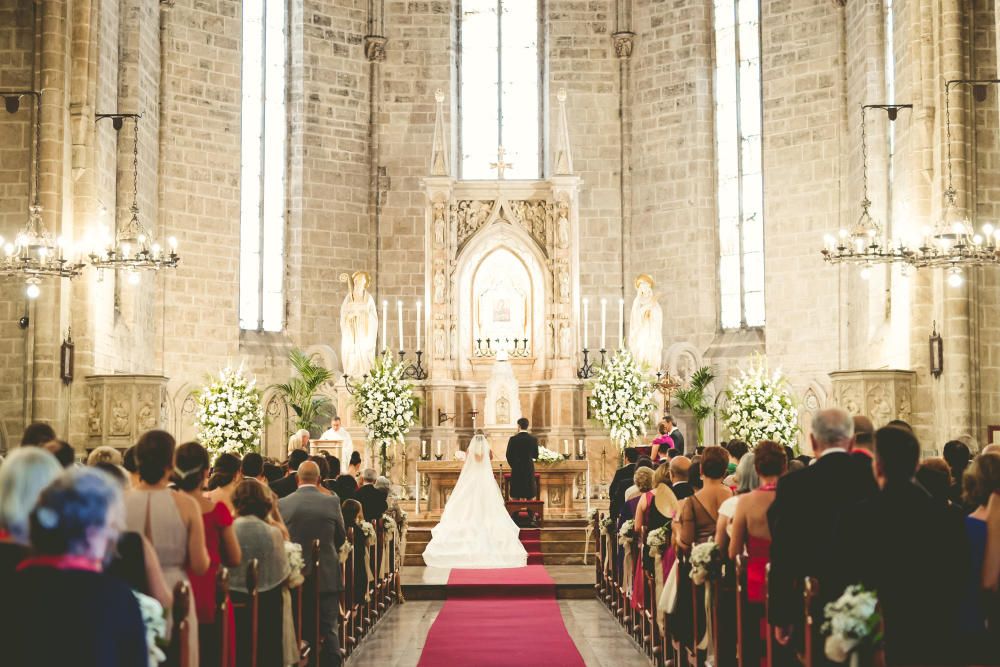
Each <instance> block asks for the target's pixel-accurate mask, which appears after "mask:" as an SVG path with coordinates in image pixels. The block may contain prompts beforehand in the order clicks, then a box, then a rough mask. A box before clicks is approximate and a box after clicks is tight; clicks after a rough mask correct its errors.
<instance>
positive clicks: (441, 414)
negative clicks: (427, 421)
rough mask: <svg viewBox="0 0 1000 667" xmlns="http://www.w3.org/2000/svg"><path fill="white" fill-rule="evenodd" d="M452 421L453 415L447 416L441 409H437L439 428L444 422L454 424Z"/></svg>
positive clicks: (453, 419)
mask: <svg viewBox="0 0 1000 667" xmlns="http://www.w3.org/2000/svg"><path fill="white" fill-rule="evenodd" d="M454 421H455V415H453V414H451V415H449V414H448V413H447V412H445V411H444V410H442V409H441V408H438V426H441V425H442V424H444V423H445V422H454Z"/></svg>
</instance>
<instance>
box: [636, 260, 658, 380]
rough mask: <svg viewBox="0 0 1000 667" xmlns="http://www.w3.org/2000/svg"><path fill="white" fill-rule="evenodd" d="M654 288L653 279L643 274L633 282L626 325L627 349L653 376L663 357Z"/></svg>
mask: <svg viewBox="0 0 1000 667" xmlns="http://www.w3.org/2000/svg"><path fill="white" fill-rule="evenodd" d="M653 287H654V283H653V279H652V278H650V277H649V276H648V275H646V274H645V273H644V274H642V275H641V276H639V277H638V278H636V279H635V289H636V292H637V293H636V295H635V300H634V301H633V302H632V313H631V316H630V317H629V323H628V349H629V352H631V353H632V358H634V359H635V360H636V362H638V363H639V365H640V366H645V367H646V370H649V371H652V372H654V373H655V372H656V371H658V370H659V369H660V363H661V361H662V358H663V310H662V309H661V308H660V304H659V303H657V301H656V295H654V294H653Z"/></svg>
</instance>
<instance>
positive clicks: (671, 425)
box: [663, 415, 694, 456]
mask: <svg viewBox="0 0 1000 667" xmlns="http://www.w3.org/2000/svg"><path fill="white" fill-rule="evenodd" d="M663 421H665V422H667V427H668V428H667V435H669V436H670V439H671V440H673V441H674V449H676V450H677V451H679V452H680V453H681V454H684V455H685V456H687V455H688V452H686V451H684V434H683V433H681V430H680V429H679V428H677V422H676V421H675V420H674V416H673V415H663ZM690 453H691V454H694V447H692V448H691V452H690Z"/></svg>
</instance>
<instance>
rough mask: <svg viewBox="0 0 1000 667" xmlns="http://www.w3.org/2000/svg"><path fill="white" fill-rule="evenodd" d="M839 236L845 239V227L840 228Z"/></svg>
mask: <svg viewBox="0 0 1000 667" xmlns="http://www.w3.org/2000/svg"><path fill="white" fill-rule="evenodd" d="M840 238H842V239H846V238H847V230H846V229H841V230H840Z"/></svg>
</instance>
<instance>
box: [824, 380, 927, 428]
mask: <svg viewBox="0 0 1000 667" xmlns="http://www.w3.org/2000/svg"><path fill="white" fill-rule="evenodd" d="M830 379H831V380H832V381H833V400H834V403H835V404H836V405H837V406H839V407H841V408H843V409H844V410H846V411H847V412H848V413H850V414H851V415H852V416H854V415H862V414H863V415H865V416H867V417H869V418H870V419H871V420H872V423H873V424H874V425H875V428H881V427H882V426H885V425H886V424H887V423H888V422H890V421H892V420H893V419H902V420H903V421H909V420H910V418H911V417H912V413H913V406H912V397H913V392H914V389H915V387H916V373H915V372H914V371H904V370H857V371H837V372H834V373H830Z"/></svg>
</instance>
